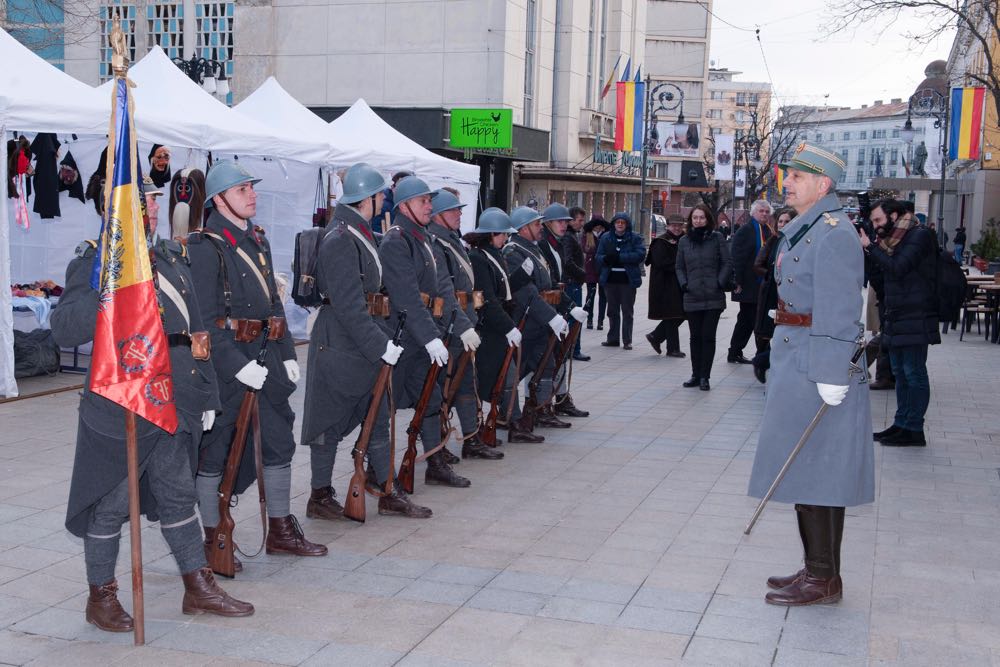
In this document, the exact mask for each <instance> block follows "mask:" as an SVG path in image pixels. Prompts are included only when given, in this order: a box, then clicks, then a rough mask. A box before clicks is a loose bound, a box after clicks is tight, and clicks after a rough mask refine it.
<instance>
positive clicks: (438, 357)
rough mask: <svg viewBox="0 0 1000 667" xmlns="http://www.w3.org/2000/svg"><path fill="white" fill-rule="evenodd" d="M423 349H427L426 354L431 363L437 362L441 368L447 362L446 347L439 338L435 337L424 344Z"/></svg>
mask: <svg viewBox="0 0 1000 667" xmlns="http://www.w3.org/2000/svg"><path fill="white" fill-rule="evenodd" d="M424 349H425V350H427V355H428V356H429V357H430V358H431V363H432V364H437V365H438V366H441V367H442V368H443V367H444V365H445V364H447V363H448V348H446V347H445V346H444V343H442V342H441V339H440V338H435V339H434V340H432V341H431V342H429V343H427V345H424Z"/></svg>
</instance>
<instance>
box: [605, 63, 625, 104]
mask: <svg viewBox="0 0 1000 667" xmlns="http://www.w3.org/2000/svg"><path fill="white" fill-rule="evenodd" d="M621 61H622V56H621V54H620V53H619V54H618V60H616V61H615V66H614V67H612V68H611V71H610V72H608V79H607V81H605V82H604V88H601V99H602V100H603V99H604V98H605V97H607V96H608V93H609V92H611V84H613V83H614V82H615V75H616V74H618V65H619V64H621Z"/></svg>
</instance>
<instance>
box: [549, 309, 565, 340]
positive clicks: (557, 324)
mask: <svg viewBox="0 0 1000 667" xmlns="http://www.w3.org/2000/svg"><path fill="white" fill-rule="evenodd" d="M549 328H550V329H552V332H553V333H554V334H555V335H556V337H557V338H564V337H565V336H566V334H568V333H569V325H568V324H566V319H565V318H564V317H563V316H562V315H556V316H555V317H553V318H552V319H551V320H549Z"/></svg>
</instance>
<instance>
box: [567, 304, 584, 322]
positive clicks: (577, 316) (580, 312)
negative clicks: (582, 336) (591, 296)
mask: <svg viewBox="0 0 1000 667" xmlns="http://www.w3.org/2000/svg"><path fill="white" fill-rule="evenodd" d="M569 314H570V316H571V317H572V318H573V319H574V320H576V321H577V322H586V321H587V311H585V310H584V309H583V308H581V307H580V306H576V307H575V308H573V310H571V311H569Z"/></svg>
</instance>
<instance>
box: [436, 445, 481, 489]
mask: <svg viewBox="0 0 1000 667" xmlns="http://www.w3.org/2000/svg"><path fill="white" fill-rule="evenodd" d="M424 484H431V485H436V486H453V487H455V488H458V489H464V488H466V487H469V486H472V482H470V481H469V480H467V479H466V478H464V477H462V476H461V475H459V474H458V473H456V472H455V471H454V470H452V469H451V466H449V465H448V464H447V463H445V460H444V457H443V456H441V452H438V453H437V454H435V455H434V456H432V457H430V458H429V459H427V471H426V472H425V473H424Z"/></svg>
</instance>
